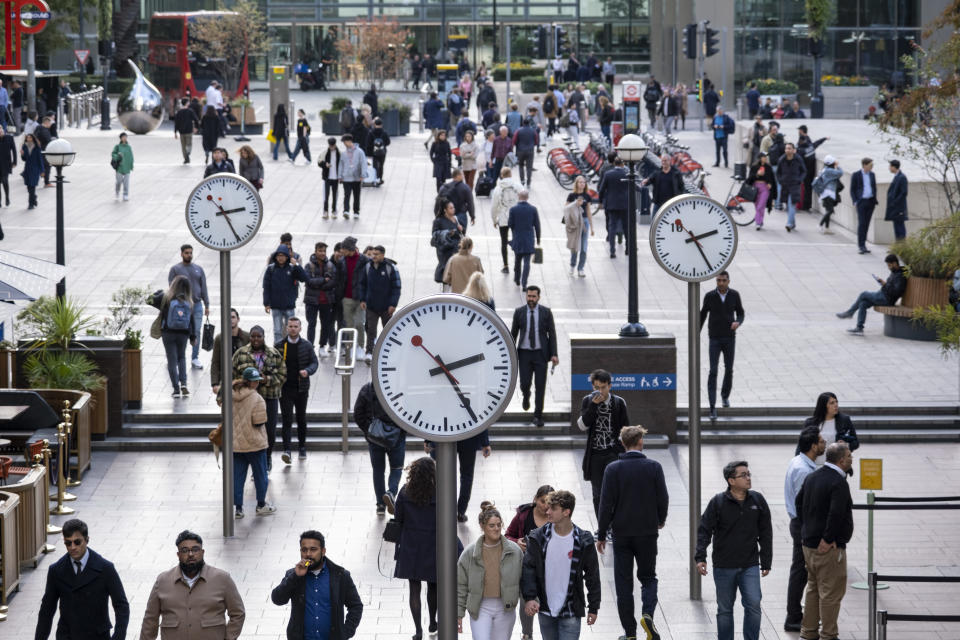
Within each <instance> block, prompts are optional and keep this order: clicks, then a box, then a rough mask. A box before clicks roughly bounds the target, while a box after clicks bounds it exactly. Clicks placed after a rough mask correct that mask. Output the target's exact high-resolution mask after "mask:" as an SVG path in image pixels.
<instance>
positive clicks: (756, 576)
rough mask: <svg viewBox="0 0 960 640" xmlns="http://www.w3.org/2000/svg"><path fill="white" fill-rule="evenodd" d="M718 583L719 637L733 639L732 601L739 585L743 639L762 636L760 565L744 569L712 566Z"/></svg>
mask: <svg viewBox="0 0 960 640" xmlns="http://www.w3.org/2000/svg"><path fill="white" fill-rule="evenodd" d="M713 583H714V584H715V585H716V587H717V640H733V603H734V601H735V600H736V599H737V589H738V588H739V589H740V601H741V603H742V604H743V640H757V639H758V638H759V637H760V598H761V593H760V567H759V565H754V566H752V567H747V568H745V569H718V568H717V567H714V568H713Z"/></svg>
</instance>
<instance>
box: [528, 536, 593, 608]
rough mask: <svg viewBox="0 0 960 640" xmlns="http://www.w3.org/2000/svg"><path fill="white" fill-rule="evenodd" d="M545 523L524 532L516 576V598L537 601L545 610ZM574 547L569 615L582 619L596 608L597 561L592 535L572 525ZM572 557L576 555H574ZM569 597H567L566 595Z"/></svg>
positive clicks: (546, 543)
mask: <svg viewBox="0 0 960 640" xmlns="http://www.w3.org/2000/svg"><path fill="white" fill-rule="evenodd" d="M551 526H552V525H550V524H546V525H544V526H542V527H540V528H539V529H534V530H533V531H531V532H530V533H529V534H527V550H526V551H525V552H524V554H523V573H522V574H521V576H520V597H521V598H523V600H524V602H530V601H531V600H537V599H539V600H540V610H541V611H547V610H548V609H549V607H548V606H547V590H546V586H545V580H544V570H545V567H544V556H545V555H546V553H545V548H546V546H547V545H548V542H547V534H546V529H547V528H548V527H551ZM573 535H575V536H576V541H575V547H576V545H577V544H579V546H580V558H579V562H577V563H576V568H575V571H576V573H575V574H574V576H573V586H572V589H570V590H569V591H568V594H569V593H570V591H572V597H573V602H572V604H573V615H574V616H576V617H578V618H582V617H584V616H585V615H586V613H587V612H588V611H589V612H590V613H596V612H597V610H598V609H599V608H600V561H599V559H598V558H597V548H596V547H595V546H594V538H593V534H592V533H590V532H589V531H584V530H583V529H581V528H580V527H578V526H576V525H574V527H573ZM574 560H576V557H575V558H574ZM584 582H586V585H587V598H586V601H584V597H583V585H584ZM568 597H569V596H568Z"/></svg>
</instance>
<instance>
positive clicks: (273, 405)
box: [263, 398, 280, 458]
mask: <svg viewBox="0 0 960 640" xmlns="http://www.w3.org/2000/svg"><path fill="white" fill-rule="evenodd" d="M263 401H264V402H265V403H266V404H267V457H268V458H269V457H270V454H271V453H273V445H275V444H276V443H277V413H279V411H280V399H279V398H264V399H263Z"/></svg>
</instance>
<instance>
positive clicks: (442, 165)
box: [430, 140, 451, 180]
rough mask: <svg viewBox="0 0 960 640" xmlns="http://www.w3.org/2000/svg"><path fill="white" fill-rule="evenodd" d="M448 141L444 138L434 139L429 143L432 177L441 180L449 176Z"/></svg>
mask: <svg viewBox="0 0 960 640" xmlns="http://www.w3.org/2000/svg"><path fill="white" fill-rule="evenodd" d="M450 154H451V151H450V143H449V142H447V141H446V140H435V141H434V143H433V144H432V145H430V161H431V162H432V163H433V177H434V178H440V179H442V180H448V179H449V178H450V158H451V155H450Z"/></svg>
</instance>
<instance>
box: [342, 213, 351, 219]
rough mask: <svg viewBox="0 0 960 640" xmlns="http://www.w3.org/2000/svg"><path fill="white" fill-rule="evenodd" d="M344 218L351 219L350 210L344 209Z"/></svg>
mask: <svg viewBox="0 0 960 640" xmlns="http://www.w3.org/2000/svg"><path fill="white" fill-rule="evenodd" d="M343 219H344V220H349V219H350V212H349V211H344V212H343Z"/></svg>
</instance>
